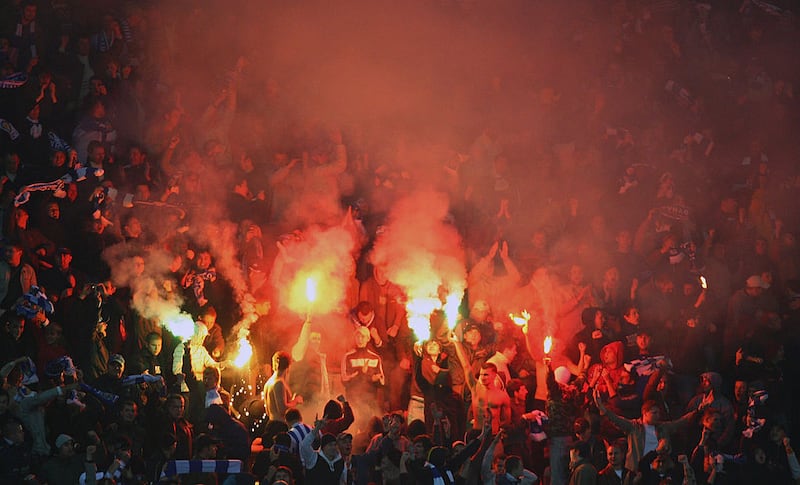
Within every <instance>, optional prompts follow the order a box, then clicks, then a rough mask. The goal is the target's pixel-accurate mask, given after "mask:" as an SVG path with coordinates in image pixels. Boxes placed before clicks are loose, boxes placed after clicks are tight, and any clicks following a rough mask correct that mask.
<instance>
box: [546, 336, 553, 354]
mask: <svg viewBox="0 0 800 485" xmlns="http://www.w3.org/2000/svg"><path fill="white" fill-rule="evenodd" d="M551 350H553V337H551V336H549V335H548V336H547V337H545V338H544V353H545V355H547V354H549V353H550V351H551Z"/></svg>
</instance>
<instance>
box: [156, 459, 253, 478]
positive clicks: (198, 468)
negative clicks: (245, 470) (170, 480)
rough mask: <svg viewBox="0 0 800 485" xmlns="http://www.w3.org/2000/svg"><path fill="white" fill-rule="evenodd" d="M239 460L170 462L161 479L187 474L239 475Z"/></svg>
mask: <svg viewBox="0 0 800 485" xmlns="http://www.w3.org/2000/svg"><path fill="white" fill-rule="evenodd" d="M241 472H242V462H241V461H240V460H170V461H168V462H167V465H166V466H165V467H164V473H162V474H161V476H162V477H174V476H175V475H185V474H187V473H225V474H227V473H241Z"/></svg>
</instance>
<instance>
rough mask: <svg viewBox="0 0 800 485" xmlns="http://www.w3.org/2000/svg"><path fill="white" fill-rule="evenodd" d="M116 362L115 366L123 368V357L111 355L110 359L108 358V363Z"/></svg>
mask: <svg viewBox="0 0 800 485" xmlns="http://www.w3.org/2000/svg"><path fill="white" fill-rule="evenodd" d="M112 362H116V363H117V364H119V365H121V366H122V367H125V357H123V356H121V355H120V354H112V355H111V357H109V358H108V363H109V364H110V363H112Z"/></svg>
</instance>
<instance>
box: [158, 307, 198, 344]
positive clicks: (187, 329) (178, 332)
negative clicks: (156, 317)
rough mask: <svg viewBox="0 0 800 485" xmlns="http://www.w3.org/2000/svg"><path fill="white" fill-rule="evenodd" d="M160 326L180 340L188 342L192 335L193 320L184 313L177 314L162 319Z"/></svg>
mask: <svg viewBox="0 0 800 485" xmlns="http://www.w3.org/2000/svg"><path fill="white" fill-rule="evenodd" d="M162 326H164V327H166V328H167V330H169V331H170V333H172V335H174V336H176V337H178V338H180V339H181V340H189V339H190V338H192V336H193V335H194V320H192V317H190V316H189V315H187V314H185V313H178V314H175V315H172V316H169V317H167V318H165V319H164V322H163V323H162Z"/></svg>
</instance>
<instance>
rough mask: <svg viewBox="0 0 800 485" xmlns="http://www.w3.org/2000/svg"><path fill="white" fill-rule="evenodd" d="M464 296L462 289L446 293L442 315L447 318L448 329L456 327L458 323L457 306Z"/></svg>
mask: <svg viewBox="0 0 800 485" xmlns="http://www.w3.org/2000/svg"><path fill="white" fill-rule="evenodd" d="M463 297H464V290H461V291H456V292H454V293H450V294H449V295H447V299H446V300H445V302H444V308H443V310H444V315H445V317H446V318H447V327H448V328H449V329H450V330H453V329H454V328H456V323H458V317H459V314H458V307H459V306H461V299H462V298H463Z"/></svg>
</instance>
